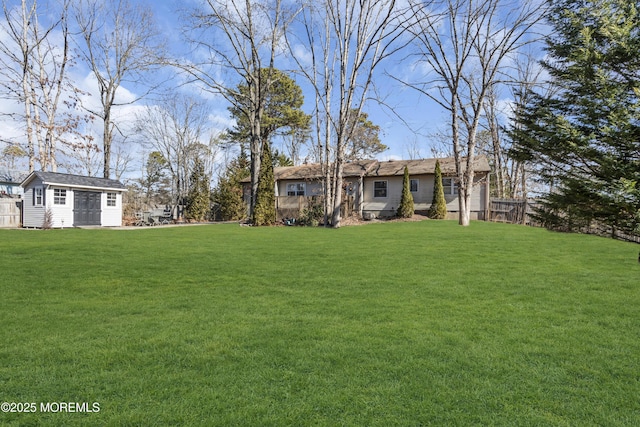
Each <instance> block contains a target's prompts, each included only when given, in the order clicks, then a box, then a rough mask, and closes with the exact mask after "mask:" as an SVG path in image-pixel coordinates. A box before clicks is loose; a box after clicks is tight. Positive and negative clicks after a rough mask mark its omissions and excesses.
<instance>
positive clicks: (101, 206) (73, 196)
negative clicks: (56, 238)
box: [21, 171, 127, 228]
mask: <svg viewBox="0 0 640 427" xmlns="http://www.w3.org/2000/svg"><path fill="white" fill-rule="evenodd" d="M21 186H22V188H24V198H23V203H22V226H23V227H36V228H39V227H42V225H43V222H44V220H45V213H46V212H47V211H50V212H51V226H52V227H54V228H60V227H79V226H87V225H97V226H102V227H119V226H121V225H122V193H124V192H125V191H127V189H126V187H125V186H124V185H123V184H122V183H121V182H120V181H117V180H113V179H106V178H96V177H91V176H81V175H69V174H65V173H57V172H42V171H38V172H32V173H30V174H29V176H27V177H26V178H25V180H24V181H23V182H22V184H21Z"/></svg>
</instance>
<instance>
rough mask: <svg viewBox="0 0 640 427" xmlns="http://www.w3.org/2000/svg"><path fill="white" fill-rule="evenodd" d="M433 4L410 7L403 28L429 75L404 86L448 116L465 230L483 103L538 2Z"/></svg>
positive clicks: (522, 39) (533, 19)
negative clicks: (410, 20) (411, 15)
mask: <svg viewBox="0 0 640 427" xmlns="http://www.w3.org/2000/svg"><path fill="white" fill-rule="evenodd" d="M435 6H436V7H433V6H431V7H425V6H424V3H422V2H413V3H412V8H413V10H414V11H415V14H416V17H417V19H416V20H415V21H414V22H413V24H412V25H411V26H410V27H408V30H409V31H411V32H412V34H414V35H415V37H416V40H417V48H418V55H419V61H421V62H424V63H425V64H426V65H427V66H428V68H429V69H430V70H431V72H430V74H429V79H427V80H426V81H422V82H412V83H410V86H411V87H413V88H415V89H417V90H418V91H420V92H421V93H423V94H424V95H426V96H428V97H429V98H431V99H432V100H434V101H435V102H437V103H438V104H439V105H440V106H441V107H442V108H444V109H445V110H446V111H448V113H449V117H450V129H451V143H452V147H453V155H454V157H455V163H456V173H457V176H458V182H457V185H458V189H459V191H458V193H459V197H458V201H459V223H460V225H463V226H466V225H469V220H470V213H471V205H470V204H471V196H472V193H473V186H474V177H475V169H474V163H475V154H476V136H477V132H478V128H479V124H480V120H481V117H482V113H483V107H484V105H485V100H486V98H487V96H488V94H489V93H490V90H491V89H492V87H494V85H496V84H497V83H498V82H499V81H500V78H501V73H502V72H504V71H505V69H506V68H505V62H506V61H507V60H508V59H509V58H510V57H511V56H512V55H514V54H515V53H516V52H517V51H518V49H519V48H520V47H522V46H523V45H525V44H527V43H531V42H532V40H533V38H532V37H530V36H532V34H533V33H532V31H533V29H534V27H535V25H536V24H537V23H538V22H539V21H540V19H541V18H542V17H543V13H544V12H543V6H542V5H541V4H540V2H539V1H538V0H524V1H515V0H438V1H436V3H435ZM463 135H464V136H466V141H464V138H463Z"/></svg>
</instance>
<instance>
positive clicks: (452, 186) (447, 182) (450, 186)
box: [442, 178, 458, 194]
mask: <svg viewBox="0 0 640 427" xmlns="http://www.w3.org/2000/svg"><path fill="white" fill-rule="evenodd" d="M442 187H443V189H444V194H458V186H457V185H456V182H455V180H454V179H453V178H442Z"/></svg>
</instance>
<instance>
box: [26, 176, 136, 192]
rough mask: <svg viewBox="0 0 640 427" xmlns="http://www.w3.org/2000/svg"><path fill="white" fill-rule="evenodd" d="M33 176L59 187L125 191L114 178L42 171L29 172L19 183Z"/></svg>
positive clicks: (27, 183)
mask: <svg viewBox="0 0 640 427" xmlns="http://www.w3.org/2000/svg"><path fill="white" fill-rule="evenodd" d="M35 178H39V179H40V180H41V181H42V183H43V184H47V185H59V186H61V187H75V188H92V189H98V190H120V191H126V187H125V186H124V184H122V183H121V182H120V181H118V180H115V179H107V178H98V177H95V176H82V175H70V174H66V173H58V172H43V171H35V172H31V173H30V174H29V176H28V177H26V178H25V180H24V181H22V184H20V185H21V186H22V187H26V186H27V185H29V183H30V182H31V181H33V180H34V179H35Z"/></svg>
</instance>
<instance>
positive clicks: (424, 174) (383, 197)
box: [243, 156, 491, 220]
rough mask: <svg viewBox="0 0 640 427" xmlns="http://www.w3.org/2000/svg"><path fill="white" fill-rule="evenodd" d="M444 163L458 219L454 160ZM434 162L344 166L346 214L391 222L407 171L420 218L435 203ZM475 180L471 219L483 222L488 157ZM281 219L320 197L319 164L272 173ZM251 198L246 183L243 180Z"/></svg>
mask: <svg viewBox="0 0 640 427" xmlns="http://www.w3.org/2000/svg"><path fill="white" fill-rule="evenodd" d="M439 160H440V168H441V170H442V177H443V178H442V182H443V186H444V190H445V199H446V201H447V211H448V213H449V217H450V218H457V217H458V209H459V207H458V189H457V185H456V179H457V175H456V168H455V162H454V159H453V158H444V159H439ZM435 165H436V159H421V160H390V161H378V160H364V161H357V162H350V163H346V164H345V165H344V173H343V180H344V190H345V194H346V198H345V204H346V208H347V209H346V211H347V212H346V213H347V214H348V213H351V212H355V213H357V214H358V215H360V216H361V217H364V218H375V217H392V216H394V215H395V214H396V210H397V209H398V206H399V204H400V198H401V195H402V185H403V177H404V167H405V166H407V167H408V169H409V176H410V187H411V194H412V195H413V199H414V206H415V211H416V213H419V214H420V213H422V214H425V213H426V212H427V211H428V210H429V207H430V206H431V201H432V200H433V186H434V181H435ZM474 167H475V173H476V174H475V178H474V189H473V197H472V199H471V218H472V219H479V220H484V219H487V218H488V211H489V179H488V177H489V173H490V172H491V168H490V166H489V162H488V161H487V159H486V157H484V156H478V157H476V159H475V164H474ZM274 178H275V181H276V185H275V187H276V188H275V191H276V204H277V205H276V208H277V211H278V217H279V218H283V217H287V216H290V217H296V216H297V214H298V212H299V211H300V209H301V208H303V207H306V206H308V204H309V202H310V201H311V200H313V199H318V198H319V197H320V196H322V182H323V181H322V168H321V166H320V165H319V164H308V165H301V166H290V167H279V168H275V169H274ZM243 182H244V184H245V195H248V190H249V187H248V184H249V181H248V178H247V179H245V180H244V181H243Z"/></svg>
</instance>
